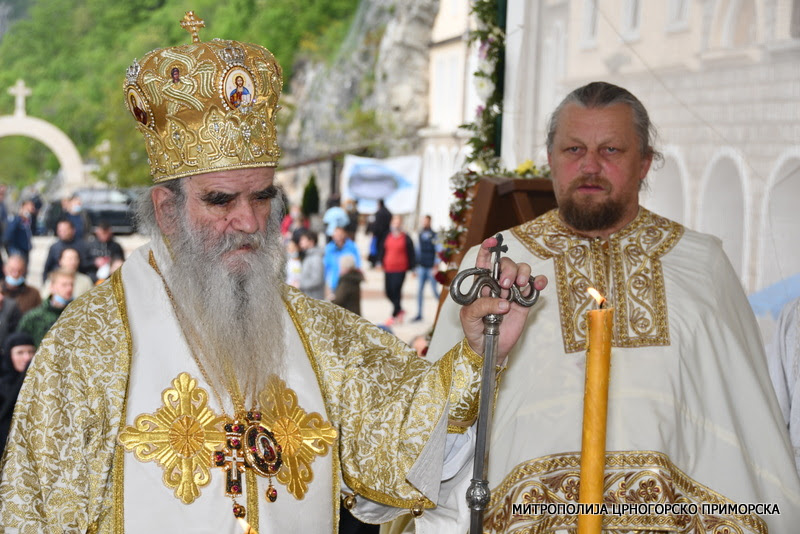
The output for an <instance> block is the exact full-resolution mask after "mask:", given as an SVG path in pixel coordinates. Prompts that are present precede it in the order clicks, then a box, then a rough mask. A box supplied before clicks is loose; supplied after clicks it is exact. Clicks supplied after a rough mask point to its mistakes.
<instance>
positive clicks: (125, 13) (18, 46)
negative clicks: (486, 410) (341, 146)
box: [0, 0, 359, 185]
mask: <svg viewBox="0 0 800 534" xmlns="http://www.w3.org/2000/svg"><path fill="white" fill-rule="evenodd" d="M13 4H14V6H15V8H14V9H16V11H15V12H14V13H15V16H18V15H20V14H23V15H24V16H22V17H21V18H12V21H11V26H10V27H9V29H8V31H7V32H6V33H5V34H4V35H3V36H2V38H0V114H9V113H11V112H12V111H13V106H14V101H13V97H12V96H11V95H9V94H8V93H7V91H6V88H8V87H11V86H12V85H13V84H14V83H15V82H16V80H17V79H19V78H22V79H24V80H25V83H26V84H27V85H28V86H29V87H30V88H31V89H32V92H33V94H32V95H31V97H30V98H29V99H28V101H27V112H28V114H29V115H31V116H35V117H38V118H41V119H44V120H46V121H49V122H51V123H53V124H54V125H55V126H57V127H58V128H60V129H61V130H63V131H64V132H65V133H66V134H67V135H68V136H69V137H70V138H71V139H72V140H73V142H75V144H76V146H77V147H78V151H79V152H80V153H81V155H82V156H83V158H84V159H89V158H92V157H96V158H97V159H98V161H99V162H100V163H101V168H100V171H99V173H98V176H99V177H100V178H102V179H105V180H111V181H116V182H117V183H118V184H119V185H135V184H147V183H149V180H150V177H149V172H148V170H147V157H146V155H145V152H144V148H143V144H144V143H142V140H141V138H140V136H139V134H138V133H137V132H136V128H135V126H134V122H133V118H132V117H130V115H129V113H128V112H127V110H126V107H125V104H124V97H123V92H122V87H121V86H122V82H123V79H124V76H125V70H126V68H127V67H128V66H129V65H130V64H131V62H132V61H133V59H134V58H141V57H142V56H143V55H144V54H145V53H146V52H148V51H150V50H153V49H155V48H161V47H166V46H174V45H178V44H184V43H188V42H189V35H188V34H187V33H186V32H185V31H184V30H183V29H182V28H181V27H180V25H179V24H178V22H179V21H180V20H181V19H182V18H183V15H184V11H185V9H186V5H185V2H183V1H179V0H125V1H124V2H108V0H37V1H36V2H27V3H25V6H26V7H27V13H24V12H23V11H21V10H20V9H18V8H20V6H21V2H20V1H18V0H14V2H13ZM358 4H359V0H231V1H230V2H219V1H216V0H194V2H193V4H192V6H191V7H192V9H194V10H195V12H196V13H197V15H198V16H200V17H202V18H203V19H204V20H205V21H206V28H205V29H203V30H202V31H201V33H200V37H201V39H202V40H210V39H212V38H215V37H219V38H223V39H234V38H235V39H237V40H241V41H248V42H254V43H259V44H262V45H264V46H266V47H267V48H269V49H270V50H271V51H272V52H273V54H275V57H276V58H277V59H278V61H279V62H280V63H281V65H282V67H283V70H284V79H285V80H288V77H289V76H290V75H291V71H292V65H293V63H294V61H295V59H296V57H297V56H298V54H310V55H314V56H316V57H331V56H333V55H334V53H335V52H336V49H337V48H338V46H339V43H340V42H341V39H342V38H343V36H344V35H345V34H346V30H347V28H348V27H349V24H350V21H351V20H352V17H353V15H354V14H355V11H356V9H357V7H358ZM285 87H288V83H286V84H285ZM105 140H107V141H108V142H109V149H108V151H107V152H105V153H104V154H102V155H99V154H96V153H95V152H94V151H95V149H96V147H97V146H98V145H100V144H101V143H102V142H103V141H105ZM29 145H30V146H29ZM12 147H13V148H12ZM37 150H38V151H39V152H36V151H37ZM41 150H42V148H36V147H35V145H31V144H28V145H25V146H21V145H17V144H14V143H13V142H12V143H10V144H8V143H2V144H0V151H2V152H3V154H0V162H3V161H7V160H8V159H10V158H16V159H17V160H18V161H17V163H15V164H18V165H19V167H20V168H19V170H18V172H17V171H15V176H24V177H25V179H26V180H27V179H31V180H35V179H38V178H41V177H43V176H44V175H46V174H47V173H48V172H51V171H52V168H51V167H52V162H54V161H55V159H54V158H52V157H51V156H49V155H48V156H45V159H47V160H48V161H47V164H46V165H44V168H42V167H43V166H42V164H41V157H42V152H41ZM45 152H47V151H46V149H45ZM56 165H57V162H56ZM4 168H8V167H7V166H6V167H4ZM56 168H57V166H56ZM28 177H33V178H28ZM14 179H15V180H16V179H17V178H14ZM20 179H21V178H20Z"/></svg>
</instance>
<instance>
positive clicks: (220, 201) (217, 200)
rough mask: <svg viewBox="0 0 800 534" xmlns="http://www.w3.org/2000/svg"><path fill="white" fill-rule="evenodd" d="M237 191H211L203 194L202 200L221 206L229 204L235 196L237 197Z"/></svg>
mask: <svg viewBox="0 0 800 534" xmlns="http://www.w3.org/2000/svg"><path fill="white" fill-rule="evenodd" d="M236 195H237V194H236V193H223V192H222V191H209V192H208V193H205V194H203V195H202V196H201V197H200V200H202V201H203V202H205V203H206V204H211V205H214V206H220V205H224V204H227V203H228V202H230V201H231V200H233V199H234V198H236Z"/></svg>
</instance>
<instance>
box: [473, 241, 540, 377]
mask: <svg viewBox="0 0 800 534" xmlns="http://www.w3.org/2000/svg"><path fill="white" fill-rule="evenodd" d="M498 251H499V243H498V241H497V239H496V238H494V237H490V238H487V239H486V240H484V242H483V243H482V244H481V248H480V250H479V251H478V257H477V259H476V260H475V267H477V268H481V269H488V270H489V271H490V272H492V271H493V270H496V271H498V272H499V277H498V280H499V284H500V288H501V293H500V297H499V298H495V297H492V296H491V295H490V290H489V288H488V287H484V289H483V290H482V292H481V296H480V297H479V298H477V299H476V300H475V301H474V302H472V303H471V304H468V305H465V306H462V307H461V312H460V318H461V327H462V328H463V329H464V335H465V337H466V338H467V343H469V346H470V347H471V348H472V350H474V351H475V352H477V353H478V354H483V352H484V323H483V318H484V317H485V316H486V315H489V314H491V313H494V314H498V315H502V316H503V322H502V325H501V326H500V335H499V339H498V342H497V362H496V364H497V365H503V364H504V363H505V359H506V356H507V355H508V353H509V351H510V350H511V348H512V347H513V346H514V344H515V343H516V342H517V340H518V339H519V336H520V335H521V334H522V329H523V328H524V326H525V321H526V320H527V318H528V312H529V311H530V307H529V306H528V307H526V306H521V305H519V304H517V303H516V302H509V301H508V295H509V291H511V288H512V286H516V287H517V288H518V290H519V292H520V293H521V294H522V295H523V296H528V295H530V293H531V291H532V289H531V287H530V284H529V282H530V275H531V267H530V265H528V264H527V263H515V262H514V261H513V260H511V259H510V258H507V257H503V258H500V261H499V265H498V267H494V265H493V262H492V260H493V259H495V258H496V257H497V256H498ZM493 255H495V258H493ZM493 268H494V269H493ZM533 286H534V287H535V288H536V290H538V291H541V290H543V289H544V288H545V287H546V286H547V278H546V277H544V276H541V275H540V276H537V277H535V279H534V282H533Z"/></svg>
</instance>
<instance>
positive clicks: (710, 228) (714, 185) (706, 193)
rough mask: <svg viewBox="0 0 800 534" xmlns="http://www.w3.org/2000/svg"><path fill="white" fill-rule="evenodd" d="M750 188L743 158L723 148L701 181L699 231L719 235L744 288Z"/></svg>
mask: <svg viewBox="0 0 800 534" xmlns="http://www.w3.org/2000/svg"><path fill="white" fill-rule="evenodd" d="M751 189H752V188H751V186H750V180H749V173H748V172H747V166H746V165H745V162H744V158H743V157H742V155H741V154H740V153H739V152H738V151H737V150H736V149H734V148H732V147H722V148H720V149H719V150H718V151H717V153H716V154H715V155H714V157H713V158H711V161H710V162H709V164H708V166H707V167H706V170H705V172H704V173H703V178H702V180H701V182H700V196H699V202H698V204H697V217H696V219H695V220H696V224H697V228H698V229H699V230H700V231H701V232H706V233H709V234H713V235H716V236H717V237H719V238H720V239H721V240H722V248H723V249H724V250H725V253H726V254H727V255H728V258H729V259H730V260H731V264H733V268H734V269H735V270H736V273H737V274H738V275H739V279H740V280H741V281H742V283H743V285H745V287H747V286H749V284H748V283H747V282H746V281H747V280H748V279H749V276H750V262H749V261H747V260H748V252H749V250H750V248H749V246H748V244H749V243H750V234H751V226H752V223H751V217H750V215H751V210H752V206H751V205H750V198H751V192H752V191H751Z"/></svg>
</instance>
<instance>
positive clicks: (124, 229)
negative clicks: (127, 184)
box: [75, 189, 136, 234]
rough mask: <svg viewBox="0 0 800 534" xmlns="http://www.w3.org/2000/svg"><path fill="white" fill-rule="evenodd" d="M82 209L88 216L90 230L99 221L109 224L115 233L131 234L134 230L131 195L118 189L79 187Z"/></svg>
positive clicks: (99, 222) (95, 226)
mask: <svg viewBox="0 0 800 534" xmlns="http://www.w3.org/2000/svg"><path fill="white" fill-rule="evenodd" d="M75 193H76V194H77V195H78V197H80V199H81V205H82V206H83V210H84V211H85V212H86V214H87V215H88V216H89V221H90V222H91V224H92V230H93V231H94V229H95V228H97V226H98V225H99V224H101V223H108V224H109V225H111V230H112V231H113V232H114V233H115V234H132V233H133V232H135V231H136V226H135V219H134V207H133V200H134V199H133V197H132V196H131V195H130V194H128V193H126V192H124V191H120V190H119V189H79V190H78V191H76V192H75Z"/></svg>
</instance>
